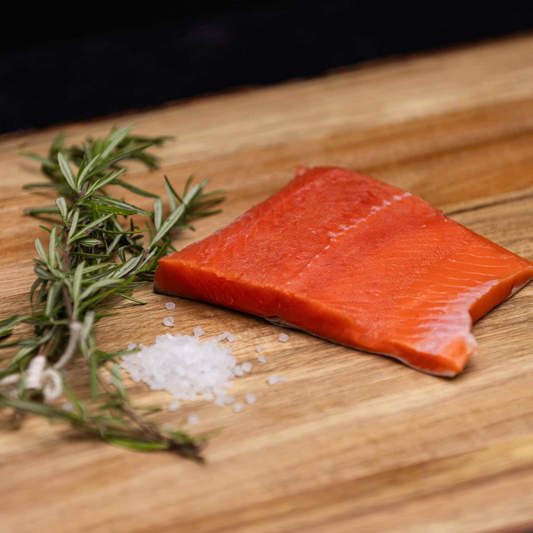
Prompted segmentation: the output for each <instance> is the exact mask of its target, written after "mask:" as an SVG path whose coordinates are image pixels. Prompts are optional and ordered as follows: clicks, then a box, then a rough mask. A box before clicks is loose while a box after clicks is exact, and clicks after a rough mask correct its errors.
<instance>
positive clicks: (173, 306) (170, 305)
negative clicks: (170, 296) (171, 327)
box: [165, 302, 176, 311]
mask: <svg viewBox="0 0 533 533" xmlns="http://www.w3.org/2000/svg"><path fill="white" fill-rule="evenodd" d="M165 307H166V309H167V311H172V309H176V304H175V303H174V302H167V303H166V304H165Z"/></svg>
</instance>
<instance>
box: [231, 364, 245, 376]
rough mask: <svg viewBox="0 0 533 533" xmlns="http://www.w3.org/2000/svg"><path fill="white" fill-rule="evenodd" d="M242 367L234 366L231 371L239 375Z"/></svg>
mask: <svg viewBox="0 0 533 533" xmlns="http://www.w3.org/2000/svg"><path fill="white" fill-rule="evenodd" d="M242 370H243V369H242V368H241V367H240V366H236V367H235V368H234V369H233V373H234V374H235V375H236V376H239V377H241V376H242Z"/></svg>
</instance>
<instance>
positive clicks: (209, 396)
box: [203, 392, 215, 402]
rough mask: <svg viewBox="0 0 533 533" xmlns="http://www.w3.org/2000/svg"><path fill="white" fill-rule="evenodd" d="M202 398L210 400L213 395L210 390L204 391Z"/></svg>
mask: <svg viewBox="0 0 533 533" xmlns="http://www.w3.org/2000/svg"><path fill="white" fill-rule="evenodd" d="M203 397H204V400H206V401H208V402H210V401H211V400H212V399H213V398H214V397H215V396H214V395H213V393H212V392H204V393H203Z"/></svg>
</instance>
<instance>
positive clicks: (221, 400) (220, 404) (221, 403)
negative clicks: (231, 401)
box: [213, 396, 226, 407]
mask: <svg viewBox="0 0 533 533" xmlns="http://www.w3.org/2000/svg"><path fill="white" fill-rule="evenodd" d="M213 403H214V404H215V405H216V406H217V407H224V406H225V405H226V402H225V401H224V398H223V397H222V396H219V397H218V398H217V399H216V400H215V401H214V402H213Z"/></svg>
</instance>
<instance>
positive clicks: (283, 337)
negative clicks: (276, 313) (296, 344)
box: [278, 333, 289, 342]
mask: <svg viewBox="0 0 533 533" xmlns="http://www.w3.org/2000/svg"><path fill="white" fill-rule="evenodd" d="M288 340H289V336H288V335H287V334H286V333H282V334H281V335H280V336H279V337H278V341H279V342H287V341H288Z"/></svg>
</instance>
